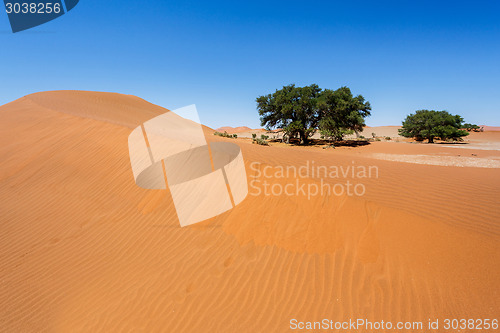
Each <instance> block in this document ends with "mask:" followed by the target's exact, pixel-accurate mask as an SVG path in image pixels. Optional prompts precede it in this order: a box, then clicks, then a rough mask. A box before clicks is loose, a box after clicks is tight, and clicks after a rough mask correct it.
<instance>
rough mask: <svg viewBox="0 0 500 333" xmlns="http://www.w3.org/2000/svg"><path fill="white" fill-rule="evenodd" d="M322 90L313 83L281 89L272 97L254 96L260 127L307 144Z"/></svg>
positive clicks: (315, 121) (315, 122)
mask: <svg viewBox="0 0 500 333" xmlns="http://www.w3.org/2000/svg"><path fill="white" fill-rule="evenodd" d="M320 93H321V88H319V87H318V85H316V84H312V85H310V86H305V87H296V86H295V85H294V84H291V85H288V86H284V87H283V88H282V89H280V90H276V92H274V93H273V94H268V95H264V96H260V97H257V100H256V101H257V110H258V111H259V115H260V121H261V125H262V126H265V127H266V128H267V129H268V130H270V129H273V128H281V129H282V130H283V131H284V136H287V137H288V138H290V137H295V136H299V138H300V143H301V144H307V142H308V140H309V138H310V137H311V136H312V135H313V134H314V132H315V130H316V128H317V126H318V122H319V115H318V108H317V104H318V97H319V96H320Z"/></svg>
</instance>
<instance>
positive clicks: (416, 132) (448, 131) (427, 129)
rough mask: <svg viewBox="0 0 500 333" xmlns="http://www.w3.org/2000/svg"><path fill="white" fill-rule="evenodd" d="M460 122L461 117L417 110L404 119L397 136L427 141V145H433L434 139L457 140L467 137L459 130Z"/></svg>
mask: <svg viewBox="0 0 500 333" xmlns="http://www.w3.org/2000/svg"><path fill="white" fill-rule="evenodd" d="M462 122H463V118H462V117H460V116H459V115H452V114H450V113H448V112H447V111H435V110H418V111H416V112H415V113H414V114H410V115H409V116H407V117H406V119H405V120H404V121H403V127H402V128H401V129H399V134H400V135H402V136H404V137H408V138H415V139H416V140H417V141H422V140H424V139H427V140H428V141H429V143H434V139H435V138H440V139H441V140H446V139H457V138H460V137H462V136H466V135H469V133H467V131H464V130H461V128H462V127H463V126H462Z"/></svg>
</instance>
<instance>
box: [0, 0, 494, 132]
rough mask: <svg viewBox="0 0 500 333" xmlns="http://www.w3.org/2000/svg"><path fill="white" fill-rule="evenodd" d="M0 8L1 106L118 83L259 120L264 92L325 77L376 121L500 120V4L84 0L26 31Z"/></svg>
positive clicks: (215, 112)
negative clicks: (362, 101) (417, 114)
mask: <svg viewBox="0 0 500 333" xmlns="http://www.w3.org/2000/svg"><path fill="white" fill-rule="evenodd" d="M0 8H2V11H1V12H0V41H1V44H0V45H1V47H0V50H1V51H0V78H1V79H0V104H4V103H7V102H10V101H12V100H14V99H17V98H19V97H22V96H24V95H26V94H29V93H32V92H37V91H44V90H59V89H80V90H95V91H112V92H120V93H125V94H133V95H137V96H139V97H142V98H144V99H146V100H148V101H150V102H153V103H155V104H159V105H161V106H164V107H167V108H170V109H175V108H178V107H182V106H184V105H188V104H193V103H194V104H196V105H197V107H198V111H199V113H200V118H201V121H202V122H203V123H204V124H206V125H208V126H211V127H214V128H216V127H219V126H223V125H229V126H242V125H246V126H250V127H259V126H260V123H259V118H258V114H257V111H256V105H255V98H256V97H257V96H259V95H263V94H266V93H269V92H273V91H274V90H275V89H276V88H281V87H282V86H283V85H286V84H289V83H295V84H297V85H307V84H311V83H317V84H319V85H320V86H321V87H323V88H331V89H336V88H338V87H340V86H343V85H347V86H349V87H350V88H351V90H352V91H353V92H354V93H355V94H362V95H363V96H365V98H366V99H367V100H368V101H370V103H371V104H372V108H373V110H372V116H371V117H370V118H368V119H367V124H368V125H371V126H378V125H399V124H400V123H401V120H402V119H404V117H405V116H406V115H407V114H409V113H411V112H413V111H415V110H417V109H423V108H426V109H436V110H443V109H444V110H448V111H450V112H452V113H455V114H460V115H462V116H463V117H464V118H465V120H466V121H467V122H473V123H477V124H488V125H500V104H499V103H498V97H499V96H500V60H499V59H500V19H499V15H500V2H499V1H481V0H479V1H467V2H465V1H464V2H461V1H436V0H435V1H427V0H419V1H415V0H413V1H405V0H399V1H383V0H379V1H269V0H268V1H260V0H255V1H248V2H247V1H211V2H209V1H164V0H163V1H153V0H150V1H137V0H135V1H129V0H119V1H118V0H106V1H103V0H100V1H95V0H80V3H79V5H78V6H77V7H75V9H73V10H72V11H71V12H69V13H68V14H66V15H64V16H62V17H60V18H59V19H56V20H54V21H52V22H49V23H47V24H45V25H42V26H40V27H37V28H34V29H31V30H28V31H25V32H20V33H17V34H13V33H12V32H10V26H9V23H8V19H7V15H6V13H5V12H4V10H3V5H0Z"/></svg>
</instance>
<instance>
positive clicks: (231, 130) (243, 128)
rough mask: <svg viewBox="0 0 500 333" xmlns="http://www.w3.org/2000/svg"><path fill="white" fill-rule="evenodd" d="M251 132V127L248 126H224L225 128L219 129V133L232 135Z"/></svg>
mask: <svg viewBox="0 0 500 333" xmlns="http://www.w3.org/2000/svg"><path fill="white" fill-rule="evenodd" d="M251 130H252V129H251V128H250V127H246V126H239V127H231V126H223V127H219V128H218V129H217V131H219V132H228V133H230V134H234V133H240V132H247V131H251Z"/></svg>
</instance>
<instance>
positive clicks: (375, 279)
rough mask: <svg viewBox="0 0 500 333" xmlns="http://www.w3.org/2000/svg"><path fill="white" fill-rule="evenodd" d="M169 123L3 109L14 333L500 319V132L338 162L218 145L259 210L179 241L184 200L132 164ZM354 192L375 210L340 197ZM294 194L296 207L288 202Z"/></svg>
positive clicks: (5, 296) (88, 102)
mask: <svg viewBox="0 0 500 333" xmlns="http://www.w3.org/2000/svg"><path fill="white" fill-rule="evenodd" d="M164 112H167V110H166V109H163V108H161V107H158V106H155V105H153V104H150V103H148V102H146V101H144V100H142V99H139V98H137V97H134V96H127V95H119V94H110V93H92V92H75V91H62V92H46V93H38V94H33V95H29V96H27V97H23V98H21V99H19V100H16V101H14V102H12V103H9V104H6V105H4V106H1V107H0V120H1V121H0V140H1V142H2V145H1V146H0V200H1V201H0V202H1V204H0V231H1V232H0V272H1V273H0V331H2V332H43V331H47V332H69V331H72V332H95V331H102V332H112V331H120V332H122V331H134V332H136V331H137V332H155V331H158V332H288V331H291V328H290V320H291V319H297V320H298V321H302V322H306V321H320V320H322V319H329V320H333V321H348V320H349V319H352V320H357V319H365V320H367V321H371V322H381V321H384V322H388V321H391V322H393V323H397V322H399V321H412V322H422V323H423V328H422V329H420V330H417V329H414V330H401V331H402V332H404V331H408V332H417V331H421V332H427V331H428V332H454V331H453V330H445V329H444V327H443V321H444V320H445V319H499V317H500V267H499V265H498V263H499V262H500V242H499V241H500V168H499V165H498V162H499V161H500V151H499V150H498V149H496V148H495V147H497V146H498V143H499V142H500V134H498V133H500V132H498V133H493V132H484V133H474V134H473V135H471V137H470V138H468V140H471V141H470V142H468V144H469V145H468V146H467V145H453V146H447V145H439V144H436V145H426V144H410V143H404V142H399V143H396V142H374V143H373V144H371V145H368V146H363V147H356V148H352V147H340V148H336V149H322V147H289V146H286V145H284V144H273V145H271V146H270V147H263V146H258V145H254V144H251V140H249V139H245V138H241V139H240V138H239V139H225V138H220V137H216V136H214V135H212V133H213V131H212V130H210V129H209V128H205V132H206V137H207V139H208V140H210V141H230V142H234V143H237V144H238V145H240V147H241V149H242V151H243V155H244V159H245V165H246V169H247V177H248V181H249V185H250V193H249V195H248V197H247V198H246V199H245V200H244V201H243V202H242V203H241V204H239V205H238V206H237V207H236V208H234V209H232V210H230V211H228V212H226V213H224V214H222V215H219V216H217V217H215V218H213V219H210V220H207V221H205V222H202V223H200V224H196V225H193V226H190V227H186V228H180V227H179V222H178V219H177V215H176V212H175V209H174V207H173V203H172V200H171V197H170V193H169V192H168V190H167V191H165V190H145V189H142V188H139V187H138V186H136V185H135V183H134V180H133V177H132V171H131V167H130V160H129V155H128V146H127V138H128V135H129V134H130V132H131V130H132V129H133V128H135V127H136V126H139V125H140V124H141V123H143V122H144V121H146V120H148V119H151V118H153V117H155V116H156V115H159V114H162V113H164ZM474 145H475V146H474ZM484 146H487V147H489V148H490V149H484ZM458 155H460V156H458ZM443 161H444V162H443ZM300 167H304V168H303V169H302V170H309V171H308V172H307V174H306V175H305V176H301V175H299V174H293V172H292V171H293V169H294V168H295V170H298V169H299V168H300ZM317 167H320V168H319V169H318V168H317ZM321 167H325V168H326V169H327V170H328V173H324V172H323V171H324V170H325V168H321ZM370 167H371V169H370ZM287 168H288V169H287ZM283 170H288V171H290V172H288V173H286V172H285V173H283V172H282V171H283ZM311 170H312V171H316V172H314V173H313V172H312V171H311ZM335 170H337V173H335V172H334V171H335ZM339 170H340V171H339ZM353 170H354V171H353ZM363 170H365V173H364V174H363V172H362V171H363ZM367 170H371V171H372V173H371V174H369V173H368V172H366V171H367ZM375 171H376V172H375ZM303 174H304V173H303ZM303 174H302V175H303ZM339 174H340V176H339ZM336 175H337V176H336ZM363 175H364V177H363ZM348 181H349V182H350V184H351V185H353V186H354V185H358V187H357V189H358V192H360V191H361V189H364V192H363V195H356V194H354V195H347V194H346V192H345V191H344V194H339V193H333V191H332V190H331V189H332V188H336V189H337V190H338V189H341V188H343V189H346V188H348V186H347V185H346V184H347V182H348ZM264 182H267V184H268V185H269V186H268V187H267V188H266V186H265V184H264ZM339 184H340V185H339ZM287 185H289V187H288V188H289V189H290V192H293V193H292V195H287V194H283V193H281V194H280V193H278V192H279V191H278V190H279V189H280V188H281V189H283V188H285V187H286V186H287ZM301 185H303V187H302V188H305V189H307V190H305V191H303V192H302V191H297V192H295V190H296V189H297V188H301V187H300V186H301ZM336 185H339V186H337V187H335V186H336ZM320 188H323V189H324V192H323V193H314V189H320ZM327 188H329V189H330V190H331V191H330V193H327V192H326V190H325V189H327ZM266 189H267V190H269V189H270V192H268V193H266V192H265V190H266ZM351 189H352V188H351ZM273 190H274V193H273ZM290 192H289V193H290ZM429 319H432V320H434V321H435V320H436V319H439V321H440V328H439V329H436V330H429V329H427V323H428V320H429ZM343 331H349V330H343ZM356 331H359V332H363V331H370V332H371V331H376V332H383V331H384V330H382V329H379V330H367V329H366V328H364V327H361V328H358V329H357V330H356ZM392 331H397V330H392ZM462 331H467V330H462ZM470 331H472V330H470ZM481 331H483V332H484V331H488V330H484V329H483V330H481ZM491 331H495V330H491Z"/></svg>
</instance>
